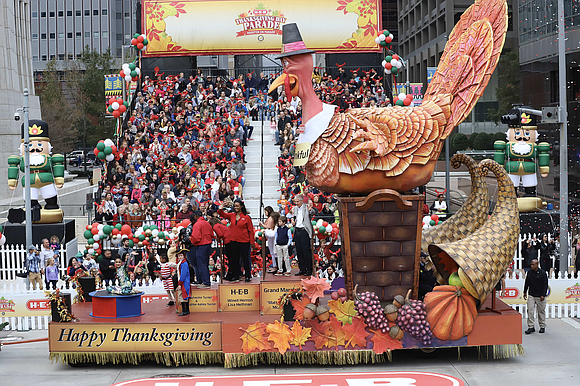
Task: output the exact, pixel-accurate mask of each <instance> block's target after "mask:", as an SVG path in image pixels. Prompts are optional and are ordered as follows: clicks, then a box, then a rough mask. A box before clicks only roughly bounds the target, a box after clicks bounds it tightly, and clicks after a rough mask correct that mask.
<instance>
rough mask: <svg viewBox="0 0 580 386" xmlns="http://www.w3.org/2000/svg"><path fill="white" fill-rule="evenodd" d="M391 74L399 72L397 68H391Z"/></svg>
mask: <svg viewBox="0 0 580 386" xmlns="http://www.w3.org/2000/svg"><path fill="white" fill-rule="evenodd" d="M391 72H392V73H393V74H396V73H397V72H399V69H398V68H397V67H393V68H391Z"/></svg>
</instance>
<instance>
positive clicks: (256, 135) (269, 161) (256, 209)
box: [243, 121, 280, 226]
mask: <svg viewBox="0 0 580 386" xmlns="http://www.w3.org/2000/svg"><path fill="white" fill-rule="evenodd" d="M252 125H253V126H254V132H253V134H252V139H253V141H248V146H246V147H245V148H244V153H245V154H246V161H247V162H248V163H247V164H246V170H244V177H245V178H246V185H245V186H244V189H243V195H244V203H245V204H246V208H247V209H248V211H249V212H250V213H249V214H250V217H252V222H253V224H254V226H257V225H258V221H259V219H260V215H261V214H262V212H261V211H260V177H261V159H260V158H261V151H262V148H261V134H262V122H261V121H253V122H252ZM279 155H280V149H279V147H278V146H274V141H273V140H272V136H271V135H270V122H268V121H264V194H263V203H264V207H266V206H268V205H270V206H272V208H274V210H277V206H276V202H277V201H278V199H279V198H280V192H279V191H278V189H280V185H279V182H278V169H277V168H276V165H277V164H278V156H279Z"/></svg>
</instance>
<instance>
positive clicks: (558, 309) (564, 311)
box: [510, 303, 580, 319]
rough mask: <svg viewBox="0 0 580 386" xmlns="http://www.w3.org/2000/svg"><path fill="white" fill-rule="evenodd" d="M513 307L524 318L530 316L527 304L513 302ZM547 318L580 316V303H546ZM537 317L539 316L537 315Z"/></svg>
mask: <svg viewBox="0 0 580 386" xmlns="http://www.w3.org/2000/svg"><path fill="white" fill-rule="evenodd" d="M510 307H511V308H513V309H514V310H516V311H518V312H519V313H520V314H521V315H522V318H524V319H527V317H528V305H527V304H511V305H510ZM546 318H547V319H560V318H580V304H578V303H562V304H550V303H548V304H546ZM536 319H537V317H536Z"/></svg>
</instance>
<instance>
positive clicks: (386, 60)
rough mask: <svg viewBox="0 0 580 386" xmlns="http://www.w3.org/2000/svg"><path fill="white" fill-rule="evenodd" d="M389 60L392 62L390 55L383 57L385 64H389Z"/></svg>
mask: <svg viewBox="0 0 580 386" xmlns="http://www.w3.org/2000/svg"><path fill="white" fill-rule="evenodd" d="M391 60H393V57H392V56H391V55H388V56H386V57H385V62H387V63H390V62H391Z"/></svg>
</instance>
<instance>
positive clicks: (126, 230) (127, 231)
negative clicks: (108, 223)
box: [121, 224, 131, 235]
mask: <svg viewBox="0 0 580 386" xmlns="http://www.w3.org/2000/svg"><path fill="white" fill-rule="evenodd" d="M121 233H122V234H124V235H129V234H131V227H130V226H129V225H127V224H125V225H123V226H122V227H121Z"/></svg>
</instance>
